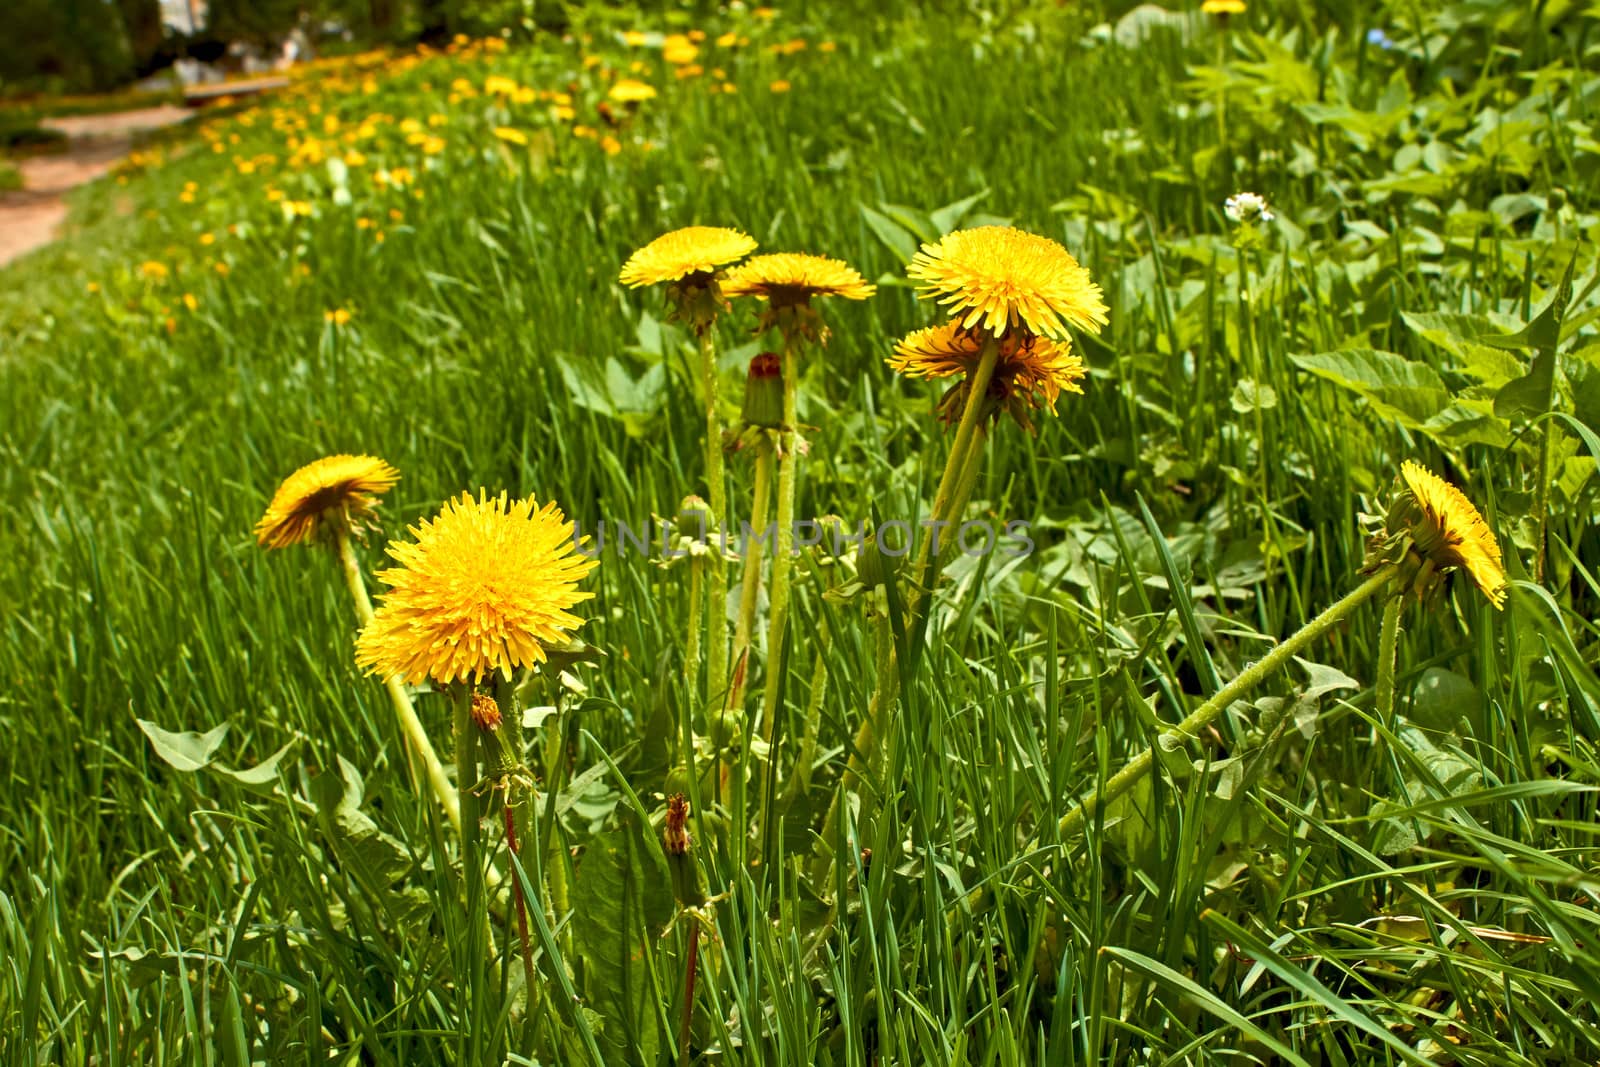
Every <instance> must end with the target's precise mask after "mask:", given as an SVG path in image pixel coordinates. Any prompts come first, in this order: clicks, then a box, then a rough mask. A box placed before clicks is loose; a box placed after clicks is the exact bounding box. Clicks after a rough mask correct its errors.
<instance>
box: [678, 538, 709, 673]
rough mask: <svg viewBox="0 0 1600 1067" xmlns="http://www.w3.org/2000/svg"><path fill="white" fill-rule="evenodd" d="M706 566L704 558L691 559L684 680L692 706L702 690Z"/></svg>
mask: <svg viewBox="0 0 1600 1067" xmlns="http://www.w3.org/2000/svg"><path fill="white" fill-rule="evenodd" d="M705 566H706V563H705V560H704V559H703V558H702V557H700V556H690V557H689V622H688V626H687V636H686V637H685V645H684V649H683V680H684V682H685V683H686V684H687V685H688V687H689V688H688V693H689V697H688V700H689V703H690V704H693V703H694V702H695V693H697V692H699V689H700V645H701V635H700V622H701V616H702V614H703V611H702V610H701V608H702V603H703V601H704V600H705V589H704V586H705V579H704V577H703V574H704V571H705Z"/></svg>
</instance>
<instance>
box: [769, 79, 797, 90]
mask: <svg viewBox="0 0 1600 1067" xmlns="http://www.w3.org/2000/svg"><path fill="white" fill-rule="evenodd" d="M767 88H768V89H769V90H771V91H772V92H774V93H786V92H788V91H789V90H790V89H791V88H792V86H791V85H790V84H789V83H788V82H787V81H786V80H784V79H783V78H779V79H778V80H777V81H775V82H772V83H771V84H770V85H768V86H767Z"/></svg>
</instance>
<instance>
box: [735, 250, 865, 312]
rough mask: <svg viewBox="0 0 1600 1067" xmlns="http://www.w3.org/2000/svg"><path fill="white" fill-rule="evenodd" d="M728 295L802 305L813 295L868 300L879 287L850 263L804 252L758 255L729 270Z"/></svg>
mask: <svg viewBox="0 0 1600 1067" xmlns="http://www.w3.org/2000/svg"><path fill="white" fill-rule="evenodd" d="M722 291H723V293H725V294H726V295H728V296H759V297H763V298H766V299H768V300H771V301H772V302H773V303H774V304H798V303H801V302H804V301H806V300H809V299H810V298H811V297H813V296H842V297H844V298H845V299H847V300H865V299H867V298H868V297H869V296H871V295H872V294H873V293H876V292H877V291H878V287H877V286H875V285H873V284H872V283H870V282H868V281H867V280H866V279H864V278H862V277H861V275H860V274H858V273H857V272H856V271H855V270H854V269H853V268H852V267H850V266H849V264H847V263H845V262H843V261H842V260H837V259H829V258H828V257H827V256H813V255H808V254H806V253H803V252H774V253H772V254H771V255H766V256H756V257H755V258H754V259H751V260H747V261H746V262H744V263H741V264H739V266H737V267H734V268H733V269H732V270H730V271H728V277H727V278H726V279H725V280H724V281H723V283H722Z"/></svg>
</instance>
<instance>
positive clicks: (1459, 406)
mask: <svg viewBox="0 0 1600 1067" xmlns="http://www.w3.org/2000/svg"><path fill="white" fill-rule="evenodd" d="M1490 408H1491V405H1490V404H1489V402H1488V401H1482V400H1478V401H1472V400H1457V401H1455V402H1454V403H1453V404H1451V405H1450V406H1449V407H1447V408H1445V409H1444V410H1443V411H1441V412H1439V413H1438V414H1437V415H1435V416H1433V418H1431V419H1429V420H1428V421H1427V422H1426V423H1424V424H1423V425H1422V432H1423V433H1426V434H1427V435H1428V436H1429V437H1431V438H1433V439H1434V440H1435V441H1438V442H1439V443H1440V444H1441V445H1443V446H1444V447H1445V448H1451V449H1457V448H1465V447H1466V446H1467V445H1489V446H1491V447H1494V448H1510V447H1511V426H1510V424H1509V423H1507V421H1506V420H1505V419H1503V418H1501V417H1500V416H1498V415H1496V414H1494V413H1493V412H1492V411H1491V410H1490Z"/></svg>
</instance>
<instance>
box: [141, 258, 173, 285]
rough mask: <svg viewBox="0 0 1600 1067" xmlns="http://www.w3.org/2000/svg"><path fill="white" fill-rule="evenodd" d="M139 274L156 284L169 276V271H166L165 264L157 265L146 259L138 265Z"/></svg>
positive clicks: (153, 261)
mask: <svg viewBox="0 0 1600 1067" xmlns="http://www.w3.org/2000/svg"><path fill="white" fill-rule="evenodd" d="M139 273H140V274H143V275H144V276H145V277H146V278H149V279H150V280H151V281H157V282H158V281H160V280H161V279H163V278H165V277H166V276H167V275H168V274H170V273H171V271H169V270H167V265H166V264H165V263H157V262H156V261H155V260H153V259H147V260H145V261H144V262H143V263H141V264H139Z"/></svg>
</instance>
